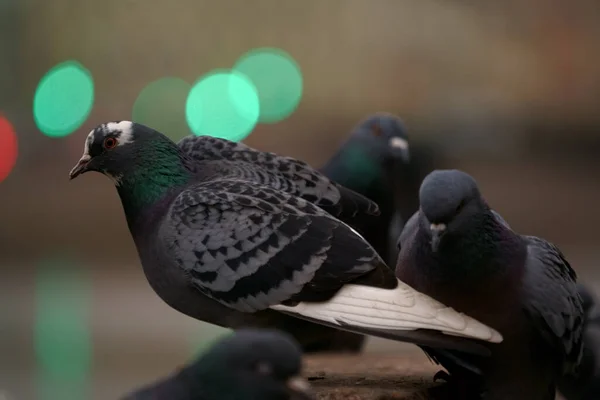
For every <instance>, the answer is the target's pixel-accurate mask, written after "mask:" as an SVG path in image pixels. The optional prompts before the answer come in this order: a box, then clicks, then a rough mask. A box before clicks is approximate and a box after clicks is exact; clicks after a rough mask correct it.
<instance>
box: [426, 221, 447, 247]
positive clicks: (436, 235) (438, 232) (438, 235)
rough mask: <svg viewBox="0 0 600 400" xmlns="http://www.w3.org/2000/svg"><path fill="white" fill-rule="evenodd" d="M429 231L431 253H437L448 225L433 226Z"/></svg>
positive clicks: (430, 226)
mask: <svg viewBox="0 0 600 400" xmlns="http://www.w3.org/2000/svg"><path fill="white" fill-rule="evenodd" d="M429 230H430V231H431V251H433V252H434V253H437V251H438V249H439V247H440V241H441V240H442V236H444V233H445V232H446V224H431V225H429Z"/></svg>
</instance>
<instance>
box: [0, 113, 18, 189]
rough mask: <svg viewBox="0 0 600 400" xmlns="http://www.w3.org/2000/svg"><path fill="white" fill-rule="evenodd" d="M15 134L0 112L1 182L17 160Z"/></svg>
mask: <svg viewBox="0 0 600 400" xmlns="http://www.w3.org/2000/svg"><path fill="white" fill-rule="evenodd" d="M17 153H18V149H17V135H16V134H15V130H14V128H13V127H12V125H11V124H10V122H8V120H7V119H6V118H5V117H4V116H3V115H2V114H0V182H2V181H3V180H4V179H6V177H7V176H8V174H10V171H12V169H13V167H14V166H15V164H16V162H17Z"/></svg>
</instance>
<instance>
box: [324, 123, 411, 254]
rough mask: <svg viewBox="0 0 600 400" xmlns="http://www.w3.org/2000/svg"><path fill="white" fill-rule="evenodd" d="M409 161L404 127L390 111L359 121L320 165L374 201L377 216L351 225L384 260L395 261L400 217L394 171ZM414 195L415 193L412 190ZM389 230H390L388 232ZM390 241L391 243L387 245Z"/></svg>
mask: <svg viewBox="0 0 600 400" xmlns="http://www.w3.org/2000/svg"><path fill="white" fill-rule="evenodd" d="M409 162H410V152H409V146H408V136H407V132H406V127H405V126H404V123H403V122H402V120H401V119H400V118H398V117H397V116H395V115H392V114H384V113H380V114H375V115H372V116H370V117H368V118H367V119H365V120H364V121H362V122H360V123H359V124H358V125H357V126H356V127H355V128H354V129H353V130H352V132H351V133H350V137H349V138H348V139H347V140H346V142H345V143H344V144H342V146H341V147H340V149H339V150H338V151H337V153H335V155H334V156H333V157H332V158H331V159H330V160H329V161H328V162H327V163H326V164H325V165H324V166H323V167H322V168H321V170H320V171H321V172H322V173H323V174H324V175H325V176H327V177H328V178H329V179H331V180H332V181H335V182H336V183H339V184H341V185H343V186H344V187H346V188H348V189H351V190H353V191H355V192H357V193H360V194H362V195H363V196H365V197H367V198H368V199H370V200H372V201H374V202H375V203H377V205H378V206H379V209H380V213H381V214H380V216H379V217H378V218H377V219H376V220H375V222H371V223H369V224H368V225H367V226H365V227H361V226H353V228H355V229H356V230H357V231H358V232H359V233H360V234H361V235H362V236H363V237H364V238H365V239H366V240H367V241H368V242H369V243H370V244H371V245H372V246H373V248H374V249H375V251H377V253H378V254H379V255H381V256H382V257H383V259H384V260H385V261H386V263H388V265H394V264H395V262H396V255H397V248H396V240H397V238H398V236H396V237H393V235H395V234H399V233H400V232H401V231H402V225H403V220H402V216H401V215H400V213H399V212H396V211H397V210H396V204H395V203H397V201H396V200H395V198H394V197H395V196H396V197H404V196H408V195H409V194H407V193H399V190H397V189H396V186H397V185H401V184H402V182H401V180H400V179H397V177H396V175H397V173H398V172H399V171H400V170H401V169H402V168H403V167H406V166H407V165H408V163H409ZM414 196H415V197H416V196H417V193H414ZM391 232H393V233H391ZM390 243H391V244H392V245H391V246H390Z"/></svg>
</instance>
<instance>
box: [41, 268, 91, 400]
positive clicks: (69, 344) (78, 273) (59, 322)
mask: <svg viewBox="0 0 600 400" xmlns="http://www.w3.org/2000/svg"><path fill="white" fill-rule="evenodd" d="M83 273H84V270H82V269H81V268H77V267H76V266H73V265H69V263H68V262H64V261H62V260H47V261H44V262H43V263H41V265H40V266H39V268H38V270H37V274H36V282H35V326H34V345H35V354H36V359H37V364H38V368H39V374H40V375H39V382H38V384H39V385H41V387H40V391H41V392H43V394H44V395H43V396H42V398H47V399H52V398H59V397H55V396H59V395H60V396H65V397H66V398H77V396H79V398H85V397H86V396H83V397H81V396H82V393H81V390H85V383H86V382H87V380H88V379H89V374H90V370H91V363H92V342H91V333H90V331H89V321H88V316H89V310H90V307H89V306H90V304H89V295H90V290H89V289H90V288H89V285H88V282H89V280H88V279H86V278H87V277H86V275H84V274H83ZM56 391H59V393H56ZM52 393H54V395H52ZM65 397H60V398H65Z"/></svg>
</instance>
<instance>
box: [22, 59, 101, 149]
mask: <svg viewBox="0 0 600 400" xmlns="http://www.w3.org/2000/svg"><path fill="white" fill-rule="evenodd" d="M93 105H94V81H93V79H92V75H91V74H90V72H89V71H88V70H87V69H85V68H84V67H83V66H82V65H81V64H79V63H78V62H77V61H72V60H70V61H65V62H63V63H61V64H58V65H56V66H54V67H53V68H52V69H50V71H48V72H47V73H46V75H44V76H43V77H42V79H41V80H40V83H39V84H38V87H37V89H36V91H35V95H34V97H33V118H34V120H35V123H36V125H37V127H38V129H39V130H40V131H42V132H43V133H44V134H45V135H46V136H50V137H63V136H67V135H69V134H71V133H73V132H74V131H75V130H76V129H77V128H79V127H80V126H81V125H82V124H83V123H84V122H85V120H86V119H87V118H88V116H89V115H90V112H91V111H92V106H93Z"/></svg>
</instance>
